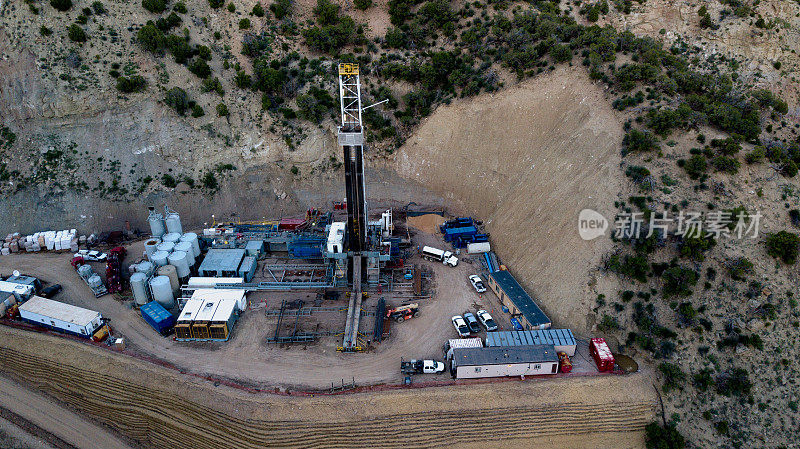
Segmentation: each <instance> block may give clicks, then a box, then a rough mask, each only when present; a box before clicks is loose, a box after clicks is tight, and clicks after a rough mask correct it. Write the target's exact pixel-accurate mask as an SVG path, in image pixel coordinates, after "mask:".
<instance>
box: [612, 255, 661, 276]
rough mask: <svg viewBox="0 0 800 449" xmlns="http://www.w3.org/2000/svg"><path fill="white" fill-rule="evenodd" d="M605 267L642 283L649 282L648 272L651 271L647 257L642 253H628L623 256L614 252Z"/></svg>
mask: <svg viewBox="0 0 800 449" xmlns="http://www.w3.org/2000/svg"><path fill="white" fill-rule="evenodd" d="M605 267H606V269H607V270H610V271H613V272H615V273H617V274H620V275H622V276H627V277H629V278H631V279H635V280H637V281H639V282H642V283H644V282H647V273H648V272H649V271H650V267H649V265H648V264H647V257H645V256H642V255H635V256H631V255H628V254H626V255H625V256H624V257H622V256H620V255H619V254H614V255H612V256H611V257H609V258H608V261H607V262H606V264H605Z"/></svg>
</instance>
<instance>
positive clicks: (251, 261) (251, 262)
mask: <svg viewBox="0 0 800 449" xmlns="http://www.w3.org/2000/svg"><path fill="white" fill-rule="evenodd" d="M257 265H258V261H257V259H256V258H255V257H253V256H247V257H245V258H244V259H242V264H241V265H240V266H239V277H241V278H244V281H245V282H250V281H252V280H253V276H255V275H256V267H257Z"/></svg>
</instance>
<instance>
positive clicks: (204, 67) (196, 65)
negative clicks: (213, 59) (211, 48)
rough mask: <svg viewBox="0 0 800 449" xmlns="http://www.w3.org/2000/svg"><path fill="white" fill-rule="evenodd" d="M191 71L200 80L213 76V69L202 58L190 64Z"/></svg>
mask: <svg viewBox="0 0 800 449" xmlns="http://www.w3.org/2000/svg"><path fill="white" fill-rule="evenodd" d="M189 71H190V72H192V73H194V74H195V75H197V77H198V78H201V79H206V78H208V77H209V76H211V67H209V66H208V63H207V62H206V61H205V60H203V59H200V58H196V59H194V60H192V62H191V63H190V64H189Z"/></svg>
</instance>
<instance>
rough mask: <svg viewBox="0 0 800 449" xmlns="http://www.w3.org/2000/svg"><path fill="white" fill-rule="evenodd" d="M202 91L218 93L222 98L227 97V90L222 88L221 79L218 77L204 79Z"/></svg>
mask: <svg viewBox="0 0 800 449" xmlns="http://www.w3.org/2000/svg"><path fill="white" fill-rule="evenodd" d="M201 90H202V91H203V92H216V93H217V95H219V96H220V97H221V96H223V95H225V89H223V88H222V82H220V80H219V78H216V77H214V78H206V79H204V80H203V85H202V87H201Z"/></svg>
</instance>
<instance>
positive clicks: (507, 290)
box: [487, 270, 552, 330]
mask: <svg viewBox="0 0 800 449" xmlns="http://www.w3.org/2000/svg"><path fill="white" fill-rule="evenodd" d="M487 278H488V279H487V280H488V284H489V287H490V288H491V289H492V291H493V292H494V293H495V294H496V295H497V297H498V298H499V299H500V303H502V304H503V305H504V306H506V307H508V309H509V310H510V311H511V314H512V315H519V318H518V319H519V322H520V323H521V324H522V326H523V327H524V328H525V330H531V329H548V328H549V327H550V326H551V324H552V323H551V322H550V318H547V315H545V314H544V312H542V309H540V308H539V306H537V305H536V303H535V302H533V298H531V297H530V295H528V293H527V292H526V291H525V289H523V288H522V286H521V285H519V282H517V280H516V279H514V276H512V275H511V273H509V272H508V271H507V270H500V271H494V272H490V273H489V276H487Z"/></svg>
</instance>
